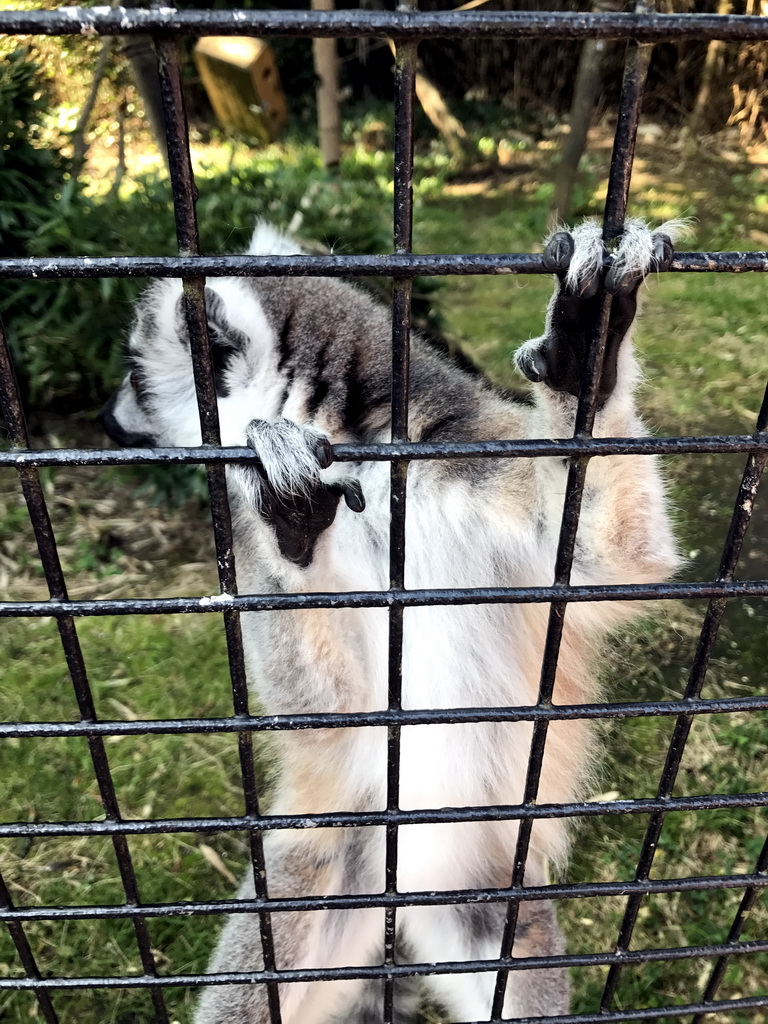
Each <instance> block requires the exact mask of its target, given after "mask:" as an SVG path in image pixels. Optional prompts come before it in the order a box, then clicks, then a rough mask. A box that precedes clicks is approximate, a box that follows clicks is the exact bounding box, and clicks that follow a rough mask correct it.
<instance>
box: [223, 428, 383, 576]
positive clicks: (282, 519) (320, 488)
mask: <svg viewBox="0 0 768 1024" xmlns="http://www.w3.org/2000/svg"><path fill="white" fill-rule="evenodd" d="M246 440H247V443H248V447H249V448H252V449H253V451H254V452H255V454H256V455H257V456H258V458H259V462H258V463H256V464H255V465H254V466H253V467H251V466H248V467H240V470H241V472H242V471H243V470H245V472H246V473H249V474H251V476H250V480H249V482H250V488H249V489H250V490H251V492H252V493H251V495H250V497H251V499H252V503H253V505H254V506H255V508H256V509H257V511H258V512H259V514H260V515H261V517H262V518H263V519H264V520H266V521H267V522H268V523H270V524H271V525H272V526H273V528H274V530H275V535H276V537H277V543H278V547H279V548H280V553H281V554H282V555H283V556H284V557H285V558H287V559H288V560H289V561H291V562H294V563H296V565H300V566H302V567H303V568H306V566H308V565H309V564H310V562H311V561H312V554H313V552H314V548H315V544H316V543H317V540H318V538H319V536H320V534H321V533H323V531H324V530H327V529H328V527H329V526H330V525H331V523H332V522H333V521H334V519H335V518H336V512H337V510H338V505H339V500H340V498H341V497H342V496H343V497H344V500H345V501H346V503H347V505H348V507H349V508H350V509H352V511H353V512H362V511H363V509H364V508H365V499H364V498H363V492H362V489H361V487H360V484H359V483H358V481H357V480H355V479H353V478H352V477H343V478H342V479H340V480H335V481H333V483H324V482H323V481H322V480H321V478H320V471H321V470H322V469H327V468H328V467H329V466H330V464H331V462H332V461H333V450H332V448H331V444H330V441H329V440H328V438H327V437H326V436H325V435H324V434H322V433H321V432H320V431H319V430H315V429H313V428H312V427H300V426H298V425H297V424H295V423H293V422H292V421H291V420H285V419H283V420H276V421H275V422H274V423H269V422H267V421H266V420H251V422H250V423H249V424H248V427H247V429H246ZM240 482H241V484H242V483H243V478H242V476H241V478H240Z"/></svg>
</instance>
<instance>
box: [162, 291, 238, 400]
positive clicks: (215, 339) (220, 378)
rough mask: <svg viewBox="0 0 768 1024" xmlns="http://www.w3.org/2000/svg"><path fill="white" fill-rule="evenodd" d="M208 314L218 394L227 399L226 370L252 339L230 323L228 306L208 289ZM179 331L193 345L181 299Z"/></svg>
mask: <svg viewBox="0 0 768 1024" xmlns="http://www.w3.org/2000/svg"><path fill="white" fill-rule="evenodd" d="M205 312H206V316H207V318H208V336H209V338H210V342H211V359H212V362H213V369H214V373H215V375H216V391H217V393H218V394H219V395H220V396H222V397H224V396H226V395H228V394H229V387H228V385H227V382H226V379H225V371H226V369H227V367H228V366H229V363H230V360H231V359H232V356H233V355H235V353H237V352H242V351H243V350H244V349H245V348H246V346H247V344H248V337H247V335H245V334H244V333H243V332H242V331H241V330H238V328H237V327H233V325H232V324H231V323H230V322H229V319H228V317H227V305H226V303H225V302H224V299H222V297H221V295H219V293H218V292H216V291H214V289H213V288H206V289H205ZM176 330H177V332H178V335H179V338H180V339H181V341H182V343H183V344H184V345H186V346H187V347H188V346H189V330H188V328H187V320H186V317H185V316H184V300H183V298H182V297H181V296H179V299H178V301H177V303H176Z"/></svg>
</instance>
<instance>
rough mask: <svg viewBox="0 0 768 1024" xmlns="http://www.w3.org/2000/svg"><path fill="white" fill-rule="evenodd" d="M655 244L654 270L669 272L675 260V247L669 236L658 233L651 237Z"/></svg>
mask: <svg viewBox="0 0 768 1024" xmlns="http://www.w3.org/2000/svg"><path fill="white" fill-rule="evenodd" d="M651 242H652V243H653V263H652V264H651V266H652V269H653V270H669V267H670V265H671V263H672V260H673V259H674V258H675V247H674V245H673V244H672V239H671V238H670V237H669V235H664V234H661V233H660V232H658V233H657V234H655V235H652V236H651Z"/></svg>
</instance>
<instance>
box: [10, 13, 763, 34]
mask: <svg viewBox="0 0 768 1024" xmlns="http://www.w3.org/2000/svg"><path fill="white" fill-rule="evenodd" d="M0 32H8V33H25V34H30V35H85V36H95V35H108V36H121V35H136V34H140V35H141V34H151V35H154V36H160V37H162V36H164V35H168V34H173V35H182V34H183V35H190V36H199V35H258V36H261V35H281V36H304V37H306V36H314V37H316V38H333V37H339V36H350V37H381V36H388V37H390V38H391V39H396V40H402V39H405V40H407V39H416V38H418V39H441V38H448V37H452V38H467V37H471V38H490V37H502V38H506V39H526V38H531V37H533V36H547V37H548V38H551V39H589V38H591V39H636V40H637V41H638V42H658V41H661V40H667V39H669V40H672V39H680V38H685V39H724V40H748V39H765V38H768V25H766V24H765V19H764V18H760V17H755V16H746V15H712V14H663V15H658V14H614V13H609V14H580V13H576V12H571V11H567V12H565V11H562V12H546V11H504V12H502V11H473V10H468V11H461V12H459V11H441V12H427V11H418V12H416V11H414V12H407V11H359V10H352V11H324V12H322V14H320V13H315V12H310V11H177V10H175V9H174V8H172V7H158V8H154V9H153V10H146V11H145V10H136V9H130V10H128V9H126V8H121V7H118V8H110V7H91V8H84V7H64V8H60V9H59V10H56V11H6V12H3V13H2V14H1V15H0Z"/></svg>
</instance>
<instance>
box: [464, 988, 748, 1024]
mask: <svg viewBox="0 0 768 1024" xmlns="http://www.w3.org/2000/svg"><path fill="white" fill-rule="evenodd" d="M765 1006H768V995H765V996H746V997H745V998H743V999H722V1000H720V1001H719V1002H716V1003H684V1004H682V1005H680V1006H660V1007H658V1008H656V1009H652V1010H647V1009H640V1010H610V1011H599V1012H598V1013H566V1014H560V1015H559V1016H557V1017H556V1018H554V1022H555V1024H619V1022H621V1021H641V1022H643V1024H645V1022H646V1021H651V1020H660V1019H662V1018H664V1017H687V1016H688V1015H689V1014H691V1013H704V1014H709V1013H730V1012H734V1013H738V1012H744V1013H753V1012H756V1011H757V1010H761V1009H762V1008H763V1007H765ZM463 1024H487V1021H464V1022H463ZM500 1024H553V1018H552V1017H549V1016H548V1017H514V1018H509V1017H503V1018H502V1019H501V1021H500Z"/></svg>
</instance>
